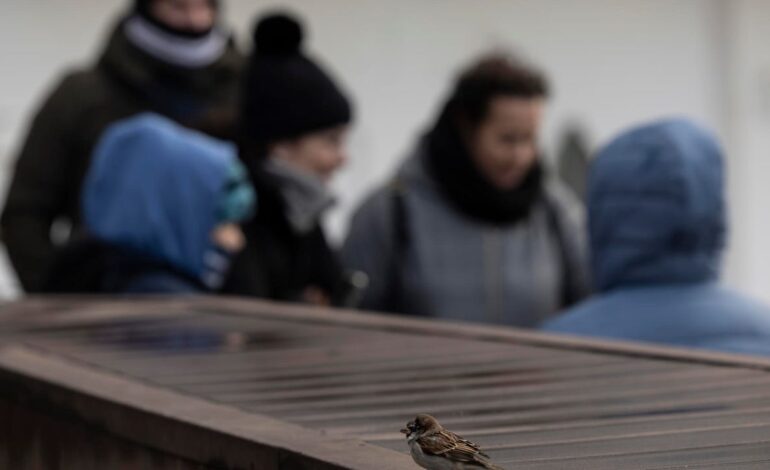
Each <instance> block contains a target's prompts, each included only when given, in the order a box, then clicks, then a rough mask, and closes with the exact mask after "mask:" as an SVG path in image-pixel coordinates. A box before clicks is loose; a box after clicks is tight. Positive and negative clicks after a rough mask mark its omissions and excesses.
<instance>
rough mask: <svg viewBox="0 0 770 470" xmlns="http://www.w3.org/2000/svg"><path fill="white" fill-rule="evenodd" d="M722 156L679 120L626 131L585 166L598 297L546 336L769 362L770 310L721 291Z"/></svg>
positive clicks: (709, 140) (571, 312) (550, 327)
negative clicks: (641, 343) (624, 342)
mask: <svg viewBox="0 0 770 470" xmlns="http://www.w3.org/2000/svg"><path fill="white" fill-rule="evenodd" d="M723 180H724V170H723V160H722V152H721V150H720V148H719V145H718V144H717V142H716V140H715V139H714V137H712V136H711V135H710V134H709V133H707V132H705V131H704V130H702V129H700V128H698V127H696V126H694V125H693V124H691V123H689V122H687V121H684V120H666V121H662V122H657V123H653V124H651V125H647V126H642V127H639V128H636V129H633V130H631V131H628V132H626V133H624V134H622V135H620V136H619V137H618V138H616V139H615V140H613V141H612V142H611V143H610V144H609V145H608V146H607V147H605V148H604V149H603V150H602V151H601V152H600V153H599V155H598V156H597V157H596V159H595V161H594V162H593V164H592V166H591V173H590V176H589V182H588V186H589V188H588V191H589V195H588V197H589V201H588V210H589V230H590V233H589V235H590V246H591V257H592V270H593V278H594V286H595V287H596V289H597V290H598V294H597V295H596V296H595V297H593V298H591V299H589V300H588V301H585V302H583V303H582V304H580V305H578V306H576V307H575V308H573V309H571V310H568V311H567V312H566V313H565V314H564V315H562V316H560V317H557V318H556V319H554V320H552V321H551V322H549V323H547V324H546V325H545V327H544V328H545V329H546V330H548V331H555V332H564V333H572V334H579V335H588V336H604V337H610V338H616V339H629V340H637V341H648V342H658V343H666V344H670V345H679V346H690V347H700V348H710V349H717V350H722V351H731V352H742V353H757V354H770V309H769V308H767V307H766V306H765V305H763V304H761V303H759V302H757V301H754V300H752V299H749V298H747V297H745V296H742V295H740V294H738V293H736V292H732V291H730V290H729V289H726V288H724V287H721V286H720V285H719V284H718V277H719V271H720V258H721V254H722V251H723V249H724V245H725V239H726V231H727V230H726V225H727V222H726V214H725V212H726V211H725V200H724V182H723Z"/></svg>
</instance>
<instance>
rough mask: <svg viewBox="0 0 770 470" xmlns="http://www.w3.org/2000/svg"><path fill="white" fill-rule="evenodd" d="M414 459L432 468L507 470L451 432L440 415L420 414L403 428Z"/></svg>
mask: <svg viewBox="0 0 770 470" xmlns="http://www.w3.org/2000/svg"><path fill="white" fill-rule="evenodd" d="M401 432H402V433H404V434H406V442H407V444H409V450H410V452H411V454H412V459H414V461H415V462H416V463H417V465H419V466H420V467H422V468H426V469H428V470H479V469H486V470H503V469H502V468H501V467H498V466H497V465H495V464H493V463H492V462H491V461H490V460H489V456H488V455H487V454H485V453H483V452H481V450H480V449H479V446H477V445H476V444H474V443H473V442H470V441H468V440H465V439H463V438H462V437H460V436H458V435H457V434H455V433H453V432H451V431H447V430H446V429H444V428H443V427H442V426H441V425H440V424H439V422H438V420H437V419H436V418H434V417H433V416H431V415H428V414H419V415H417V417H416V418H414V421H410V422H408V423H407V424H406V428H404V429H402V430H401Z"/></svg>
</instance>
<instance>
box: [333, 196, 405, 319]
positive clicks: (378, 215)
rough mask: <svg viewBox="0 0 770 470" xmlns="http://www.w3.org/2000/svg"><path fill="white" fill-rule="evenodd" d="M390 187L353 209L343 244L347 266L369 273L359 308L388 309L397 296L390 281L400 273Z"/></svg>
mask: <svg viewBox="0 0 770 470" xmlns="http://www.w3.org/2000/svg"><path fill="white" fill-rule="evenodd" d="M392 192H393V191H392V190H390V189H389V188H387V187H386V188H383V189H381V190H379V191H377V192H376V193H374V194H373V195H371V196H370V197H369V198H368V199H367V200H366V201H364V203H363V204H362V205H361V206H360V207H359V208H358V209H357V210H356V212H355V214H354V215H353V218H352V220H351V223H350V229H349V232H348V236H347V238H346V240H345V244H344V246H343V248H342V259H343V263H344V264H345V267H346V268H348V269H350V270H355V271H362V272H364V273H366V275H367V276H368V277H369V285H368V287H367V288H366V291H365V292H364V293H363V296H362V298H361V302H360V304H359V308H361V309H364V310H381V311H384V310H390V309H391V306H392V305H394V304H395V303H397V301H398V300H399V299H392V298H390V297H391V296H392V295H394V292H396V289H394V286H393V285H392V284H393V282H394V281H395V280H396V279H395V278H396V276H397V275H398V274H399V273H396V272H394V270H395V269H396V268H397V267H398V266H399V264H398V263H397V260H395V259H394V257H395V256H396V251H397V250H396V227H395V222H394V211H393V195H392Z"/></svg>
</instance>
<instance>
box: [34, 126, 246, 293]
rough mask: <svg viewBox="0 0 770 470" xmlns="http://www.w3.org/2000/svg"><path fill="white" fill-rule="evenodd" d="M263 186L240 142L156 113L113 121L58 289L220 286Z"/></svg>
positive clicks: (64, 255)
mask: <svg viewBox="0 0 770 470" xmlns="http://www.w3.org/2000/svg"><path fill="white" fill-rule="evenodd" d="M254 199H255V195H254V190H253V188H252V186H251V184H250V183H249V182H248V177H247V175H246V170H245V168H244V167H243V165H242V164H241V163H240V160H239V159H238V153H237V151H236V148H235V146H234V145H232V144H230V143H226V142H222V141H219V140H216V139H213V138H210V137H208V136H205V135H203V134H201V133H198V132H196V131H191V130H188V129H186V128H183V127H181V126H179V125H177V124H175V123H174V122H173V121H170V120H168V119H166V118H163V117H161V116H159V115H156V114H149V113H145V114H141V115H138V116H135V117H132V118H128V119H125V120H123V121H119V122H118V123H115V124H113V125H112V126H110V127H109V128H108V129H107V130H106V131H105V133H104V135H103V137H102V138H101V139H100V140H99V142H98V143H97V146H96V149H95V151H94V156H93V162H92V165H91V168H90V170H89V171H88V173H87V174H86V177H85V180H84V183H83V191H82V200H81V205H82V213H83V214H82V218H83V225H84V230H83V234H82V235H81V239H77V240H75V239H73V240H72V241H71V242H70V243H69V245H68V246H66V247H65V248H63V249H62V250H61V251H60V253H59V254H58V255H57V256H56V257H55V261H54V263H53V268H52V269H51V271H50V277H49V281H48V283H47V285H46V288H47V289H48V290H51V291H56V292H100V293H177V294H179V293H194V292H216V291H218V290H219V289H220V288H221V287H222V284H223V282H224V279H225V277H226V276H227V274H228V271H229V267H230V261H231V258H232V257H233V256H234V255H235V254H236V253H238V252H239V251H240V250H242V249H243V247H244V244H245V238H244V235H243V233H242V232H241V229H240V226H239V225H238V224H239V222H241V221H243V220H245V219H247V218H248V217H250V216H251V214H252V212H253V207H254Z"/></svg>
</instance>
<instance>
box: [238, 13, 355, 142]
mask: <svg viewBox="0 0 770 470" xmlns="http://www.w3.org/2000/svg"><path fill="white" fill-rule="evenodd" d="M302 39H303V32H302V26H301V25H300V23H299V21H298V20H297V19H295V18H294V17H292V16H290V15H288V14H284V13H273V14H269V15H266V16H263V17H262V18H261V19H259V20H258V21H257V23H256V26H255V28H254V48H253V51H252V54H251V57H250V60H249V63H248V66H247V69H246V74H245V79H244V84H243V86H244V89H243V95H242V107H241V141H242V142H247V143H249V144H250V145H251V146H255V147H256V148H258V149H260V150H259V153H261V155H259V156H264V153H265V152H266V150H267V145H268V144H271V143H274V142H277V141H279V140H283V139H289V138H293V137H298V136H301V135H303V134H308V133H311V132H314V131H320V130H323V129H328V128H331V127H336V126H338V125H343V124H347V123H349V122H350V121H351V120H352V108H351V104H350V102H349V101H348V99H347V98H346V96H345V94H344V93H343V92H342V90H340V88H339V87H338V86H337V85H336V84H335V83H334V81H333V80H332V78H331V77H330V76H329V75H328V74H327V73H326V72H324V71H323V69H321V67H319V66H318V64H316V63H315V62H314V61H312V60H311V59H310V58H309V57H307V56H306V55H305V54H304V53H303V52H302Z"/></svg>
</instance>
